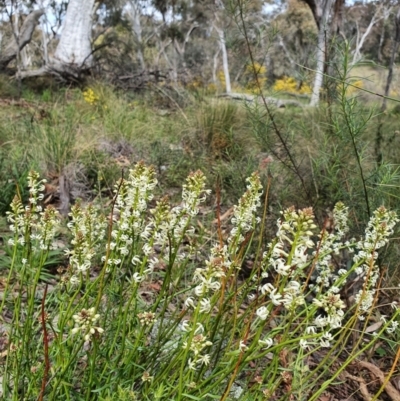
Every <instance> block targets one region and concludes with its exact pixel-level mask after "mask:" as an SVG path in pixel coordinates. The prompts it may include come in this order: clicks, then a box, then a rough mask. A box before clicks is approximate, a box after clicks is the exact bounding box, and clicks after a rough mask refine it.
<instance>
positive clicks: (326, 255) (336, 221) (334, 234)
mask: <svg viewBox="0 0 400 401" xmlns="http://www.w3.org/2000/svg"><path fill="white" fill-rule="evenodd" d="M348 215H349V209H348V207H346V206H345V205H344V204H343V203H342V202H338V203H337V204H336V205H335V207H334V209H333V226H332V227H331V230H330V231H328V230H327V229H326V228H324V229H323V230H322V231H321V233H320V234H319V238H320V241H319V244H318V255H317V251H315V252H314V254H313V255H314V257H316V263H315V271H316V273H317V274H316V276H317V277H316V279H315V283H316V284H315V285H313V284H311V285H310V287H311V288H313V290H314V291H315V292H323V291H326V289H327V288H329V287H331V286H332V283H336V284H335V286H336V290H335V291H334V292H338V291H339V289H340V288H339V287H338V285H339V286H340V287H342V286H343V285H344V284H345V283H346V277H347V271H346V270H344V269H342V270H339V271H338V272H337V274H335V270H336V267H335V266H334V265H333V264H332V256H333V255H338V254H339V252H340V250H341V249H344V248H347V249H348V250H349V251H352V249H351V247H350V243H349V242H347V243H344V242H343V239H344V236H345V235H346V234H347V232H348V231H349V227H348V224H347V222H348ZM332 254H333V255H332ZM340 277H341V278H340ZM338 279H339V280H338Z"/></svg>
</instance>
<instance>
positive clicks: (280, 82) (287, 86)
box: [273, 77, 312, 95]
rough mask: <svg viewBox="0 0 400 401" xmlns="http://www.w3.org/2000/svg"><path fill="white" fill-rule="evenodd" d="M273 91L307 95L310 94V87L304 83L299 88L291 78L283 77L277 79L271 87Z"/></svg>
mask: <svg viewBox="0 0 400 401" xmlns="http://www.w3.org/2000/svg"><path fill="white" fill-rule="evenodd" d="M273 90H274V91H277V92H289V93H298V94H307V95H308V94H310V93H311V92H312V90H311V87H310V85H308V84H307V83H304V82H303V83H302V84H301V86H300V88H299V83H298V82H297V81H296V80H295V79H294V78H293V77H283V78H281V79H277V80H276V81H275V84H274V86H273Z"/></svg>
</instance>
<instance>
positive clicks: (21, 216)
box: [7, 171, 60, 252]
mask: <svg viewBox="0 0 400 401" xmlns="http://www.w3.org/2000/svg"><path fill="white" fill-rule="evenodd" d="M45 182H46V180H40V179H39V174H38V173H37V172H35V171H30V172H29V174H28V186H29V205H27V206H25V207H24V206H23V205H22V202H21V200H20V199H19V197H17V196H16V197H15V198H14V199H13V201H12V203H11V211H10V212H7V220H8V221H9V223H10V226H9V227H10V231H11V232H12V233H13V234H14V236H13V238H10V239H9V241H8V244H9V245H10V246H14V245H16V244H19V245H22V246H23V245H25V243H26V241H30V245H31V249H32V250H33V251H36V252H39V251H47V250H50V249H52V248H53V242H54V238H55V236H56V233H57V231H58V229H59V225H60V217H59V213H58V211H57V210H56V209H54V207H53V206H51V205H49V206H48V207H47V208H46V209H45V210H44V211H43V208H42V206H41V205H40V204H39V202H40V201H41V200H42V199H43V193H41V192H42V191H44V189H45V186H44V183H45Z"/></svg>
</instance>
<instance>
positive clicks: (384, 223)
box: [353, 206, 399, 320]
mask: <svg viewBox="0 0 400 401" xmlns="http://www.w3.org/2000/svg"><path fill="white" fill-rule="evenodd" d="M398 221H399V219H398V217H397V215H396V213H395V212H393V211H388V210H387V209H386V208H385V207H384V206H381V207H380V208H378V209H377V210H376V211H375V212H374V214H373V216H372V217H371V219H370V221H369V223H368V226H367V229H366V231H365V236H364V238H363V239H362V240H361V241H359V242H358V243H357V248H358V252H357V253H356V255H355V256H354V258H353V261H354V263H355V265H356V269H355V271H356V273H357V274H358V275H360V276H362V277H363V279H364V286H363V288H362V289H361V290H360V291H359V292H358V294H357V295H356V302H357V303H358V304H359V309H358V313H359V318H360V319H361V320H363V319H364V316H363V314H364V313H366V312H368V311H369V309H370V308H371V306H372V304H373V300H374V296H375V292H376V291H375V286H376V283H377V281H378V279H379V268H378V266H377V264H376V260H377V258H378V252H377V251H378V249H380V248H382V247H383V246H385V245H386V244H387V243H388V241H389V237H390V236H391V235H392V234H393V232H394V226H395V225H396V224H397V222H398Z"/></svg>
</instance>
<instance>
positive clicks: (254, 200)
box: [228, 173, 262, 252]
mask: <svg viewBox="0 0 400 401" xmlns="http://www.w3.org/2000/svg"><path fill="white" fill-rule="evenodd" d="M247 183H248V184H247V190H246V192H245V193H244V194H243V196H242V197H241V198H240V199H239V203H238V205H235V206H234V209H233V217H232V219H231V223H232V224H233V228H232V230H231V232H230V235H229V238H228V243H229V245H230V248H232V249H231V251H232V252H235V251H236V250H237V249H238V248H239V246H240V244H241V242H242V241H243V240H244V238H245V237H244V235H245V234H246V233H247V232H249V231H250V230H252V229H253V228H254V226H255V224H256V223H259V222H260V218H259V217H256V215H255V213H256V211H257V208H258V207H259V206H260V205H261V202H260V198H261V194H262V185H261V181H260V177H259V175H258V174H257V173H253V174H252V175H251V177H249V178H247Z"/></svg>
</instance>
